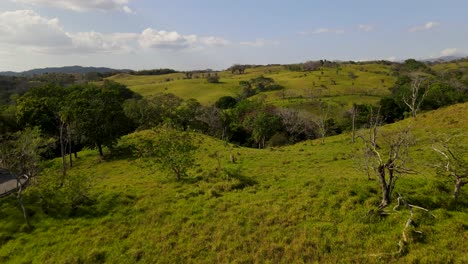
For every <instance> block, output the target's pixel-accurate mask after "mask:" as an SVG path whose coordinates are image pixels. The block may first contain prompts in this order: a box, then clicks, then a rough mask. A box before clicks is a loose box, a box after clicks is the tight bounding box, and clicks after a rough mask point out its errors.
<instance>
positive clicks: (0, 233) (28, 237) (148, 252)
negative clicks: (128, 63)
mask: <svg viewBox="0 0 468 264" xmlns="http://www.w3.org/2000/svg"><path fill="white" fill-rule="evenodd" d="M353 67H354V66H353ZM264 69H265V70H266V69H267V68H264ZM273 69H274V68H272V70H273ZM254 70H256V71H260V70H261V69H254ZM252 71H253V70H252ZM278 71H280V72H279V73H277V75H278V76H280V75H281V76H285V77H284V78H283V77H282V78H279V77H277V78H275V79H277V80H278V81H279V82H283V83H284V84H286V85H288V84H290V85H291V86H290V87H288V89H295V88H294V87H293V84H292V83H295V82H296V81H297V83H299V82H300V81H299V80H294V79H293V78H292V76H294V75H297V74H299V73H293V72H283V70H281V69H278ZM249 74H251V76H254V75H256V74H259V72H257V73H252V72H250V73H249ZM275 74H276V73H272V75H271V76H276V75H275ZM363 74H364V73H363ZM366 74H367V73H366ZM224 75H226V76H229V74H228V73H223V75H222V76H224ZM174 76H177V75H174ZM120 77H122V76H120ZM120 77H119V76H116V77H113V78H114V79H116V78H120ZM244 77H245V76H231V78H232V80H231V83H232V86H231V87H232V89H235V88H234V79H235V78H244ZM132 78H133V77H132ZM132 78H130V77H125V79H126V82H129V83H128V85H130V87H133V88H134V89H135V90H137V89H140V88H141V90H139V91H142V90H143V88H142V87H141V86H139V85H138V84H137V83H138V81H141V78H144V79H147V80H150V79H153V80H157V79H158V78H164V77H161V76H159V77H135V79H132ZM306 78H312V77H310V76H308V77H304V78H302V77H300V78H298V79H300V80H301V81H304V83H306V82H305V79H306ZM388 78H390V77H388ZM302 79H304V80H302ZM363 79H364V78H363ZM357 80H359V78H358V79H357ZM377 80H378V78H377ZM388 80H389V81H388V82H390V80H391V79H388ZM189 81H190V82H194V83H195V82H199V83H200V84H201V85H202V86H203V87H207V86H208V84H204V83H203V81H201V80H179V81H173V84H174V86H172V88H171V87H169V89H168V90H169V91H171V89H174V90H175V89H176V84H182V83H184V82H189ZM130 82H132V83H133V84H131V83H130ZM236 82H237V80H236ZM143 83H144V82H143ZM226 83H227V84H226V85H228V84H229V83H230V82H226ZM297 83H296V84H297ZM338 83H339V82H338ZM385 83H387V81H386V82H385ZM296 84H294V85H296ZM144 85H145V84H142V86H144ZM343 85H344V84H343ZM369 85H370V84H369ZM387 85H389V84H387ZM162 86H163V85H162V84H157V83H155V84H154V85H149V86H148V87H154V89H160V88H161V87H162ZM216 87H219V85H216ZM297 89H301V88H297ZM182 91H185V90H181V92H182ZM379 91H380V90H379ZM382 91H383V90H382ZM152 92H153V90H152V89H150V90H147V93H146V94H150V93H152ZM186 95H187V96H189V94H188V92H187V94H186ZM181 96H182V95H181ZM205 100H206V101H205V102H209V100H211V99H209V98H205ZM467 114H468V104H467V103H465V104H459V105H454V106H450V107H447V108H443V109H439V110H437V111H433V112H427V113H424V114H421V115H420V116H419V117H418V119H417V120H413V119H411V118H409V119H406V120H404V121H402V122H399V123H395V124H392V125H388V126H385V127H384V128H382V131H383V132H384V133H389V132H390V131H394V130H396V129H398V128H401V127H406V126H407V125H408V124H410V123H411V126H412V130H413V132H414V135H415V136H416V141H415V142H416V143H415V145H414V146H412V147H411V154H412V155H411V156H412V160H411V161H410V164H409V165H410V166H411V167H412V168H413V169H414V170H416V171H418V173H417V174H415V175H407V176H404V177H403V178H402V179H401V180H400V181H398V182H397V186H396V189H395V192H398V193H400V194H401V195H403V196H404V197H405V198H406V199H407V200H408V201H409V202H410V203H411V204H414V205H418V206H422V207H425V208H428V209H429V210H430V213H432V214H433V215H434V216H435V218H434V217H432V216H431V215H430V214H428V213H426V212H424V211H422V210H415V222H416V223H417V226H415V227H412V229H411V230H413V231H420V232H421V233H418V232H412V233H411V236H410V240H409V241H410V242H409V243H408V245H407V247H406V248H405V250H404V252H400V253H399V254H396V252H397V251H398V250H399V246H398V243H399V241H400V240H401V237H402V230H403V227H404V225H405V222H406V221H407V219H408V217H409V213H408V211H407V210H406V209H400V210H398V211H392V208H393V206H395V205H396V203H393V204H392V205H391V206H390V207H389V208H388V212H389V215H387V216H386V217H384V216H378V215H374V214H372V213H371V212H372V211H370V210H373V209H375V208H376V206H377V205H378V204H379V201H380V188H379V185H378V180H377V179H374V180H368V179H367V176H366V175H365V173H364V172H363V171H362V170H361V169H360V168H361V165H360V164H361V161H360V160H359V158H358V153H359V150H360V149H361V147H362V144H361V142H360V141H358V142H357V143H355V144H354V145H353V144H351V143H350V135H349V134H342V135H339V136H334V137H329V138H326V140H325V144H320V142H319V141H318V140H317V141H306V142H301V143H298V144H296V145H293V146H287V147H281V148H269V149H263V150H258V149H249V148H240V147H235V146H232V145H229V144H226V143H224V142H222V141H219V140H216V139H213V138H210V137H207V136H203V135H196V138H197V142H198V145H199V150H198V153H197V164H198V166H197V167H196V168H195V169H193V170H192V171H190V173H189V175H190V177H188V178H187V179H186V180H184V181H180V182H178V181H175V180H174V179H173V177H170V176H167V175H166V174H164V173H162V172H161V171H159V169H158V168H154V167H148V166H144V165H143V163H141V162H140V161H139V160H138V159H134V158H132V157H125V156H118V157H114V158H107V159H105V160H102V159H100V158H99V157H98V154H97V153H96V151H90V150H85V151H81V152H80V153H79V156H80V158H79V159H78V160H77V161H76V162H75V167H74V168H72V169H71V171H70V173H71V175H75V176H76V175H89V176H90V177H91V178H92V180H93V181H92V182H93V187H92V188H91V195H90V197H91V199H90V200H89V201H88V202H86V203H83V204H80V205H76V206H75V207H74V209H73V210H72V212H75V213H68V214H64V213H59V212H61V211H60V210H64V209H63V208H61V209H60V208H59V209H57V208H54V207H53V206H52V205H51V207H45V208H44V207H42V208H40V207H39V203H37V202H38V201H39V200H40V199H42V198H41V197H38V196H37V195H35V191H34V187H31V188H30V189H28V190H27V191H26V199H25V201H26V204H27V207H28V210H29V211H30V212H31V215H32V216H31V222H32V225H33V226H34V229H32V230H30V231H28V230H27V229H25V228H24V225H23V222H24V220H23V218H22V214H21V211H20V210H18V208H17V207H16V200H15V198H14V197H10V198H8V199H7V200H3V201H2V203H0V215H1V217H0V245H2V246H1V247H0V262H2V263H389V262H391V263H465V262H467V261H468V259H467V255H466V252H467V251H468V246H467V244H466V239H467V236H468V230H467V226H468V211H467V207H466V205H467V203H468V200H467V198H466V197H467V195H466V194H467V190H464V189H462V194H461V196H460V200H459V201H458V204H453V202H452V201H453V200H452V198H451V191H452V185H453V183H452V182H451V181H450V180H448V181H444V180H443V179H440V178H437V177H435V170H434V168H433V167H431V166H430V164H429V162H430V161H431V159H433V158H434V157H435V154H434V152H433V151H432V150H431V143H432V140H433V139H434V137H435V135H437V133H447V134H455V133H459V132H464V131H465V132H466V131H467V129H468V122H466V115H467ZM364 132H365V131H363V133H364ZM137 133H143V132H137ZM467 143H468V142H467V137H466V135H465V136H464V137H462V138H461V139H460V141H459V144H461V146H463V145H465V146H466V144H467ZM382 147H384V146H383V145H382ZM230 155H234V156H235V157H236V158H237V163H236V164H232V163H230V162H229V156H230ZM218 162H219V163H218ZM43 166H44V169H45V170H44V172H43V174H42V176H41V178H44V179H46V178H47V177H53V175H56V174H57V175H58V173H59V171H60V162H59V160H56V161H52V162H46V163H44V165H43ZM219 167H222V168H224V169H225V170H226V171H227V172H228V173H225V174H219V173H216V170H217V168H219ZM465 189H466V188H465ZM394 195H396V193H395V194H394ZM54 210H56V211H54ZM58 234H60V235H58Z"/></svg>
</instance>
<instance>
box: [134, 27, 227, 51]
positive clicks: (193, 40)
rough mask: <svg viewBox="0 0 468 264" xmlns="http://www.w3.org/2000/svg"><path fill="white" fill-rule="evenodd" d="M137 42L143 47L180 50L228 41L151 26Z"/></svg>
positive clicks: (221, 44) (224, 44)
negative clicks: (159, 29) (157, 28)
mask: <svg viewBox="0 0 468 264" xmlns="http://www.w3.org/2000/svg"><path fill="white" fill-rule="evenodd" d="M138 42H139V44H140V46H141V47H143V48H155V49H171V50H180V49H186V48H196V47H202V46H226V45H228V44H229V41H227V40H225V39H223V38H219V37H213V36H210V37H198V36H197V35H193V34H192V35H181V34H179V33H178V32H176V31H165V30H161V31H157V30H154V29H152V28H147V29H145V30H143V32H142V33H141V35H140V36H139V39H138Z"/></svg>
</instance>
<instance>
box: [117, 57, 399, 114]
mask: <svg viewBox="0 0 468 264" xmlns="http://www.w3.org/2000/svg"><path fill="white" fill-rule="evenodd" d="M322 72H323V74H322ZM350 72H352V73H353V74H354V75H355V76H357V78H356V79H354V80H353V79H351V78H350V77H349V73H350ZM219 74H220V82H221V83H219V84H212V83H208V82H207V81H206V80H205V79H204V78H202V76H201V75H194V78H193V79H184V74H182V73H175V74H167V75H159V76H133V75H127V74H118V75H115V76H112V77H110V78H109V79H111V80H114V81H117V82H120V83H123V84H125V85H127V86H128V87H129V88H130V89H132V90H133V91H135V92H137V93H140V94H142V95H143V96H148V95H152V94H155V93H159V92H168V93H173V94H175V95H177V96H179V97H181V98H183V99H189V98H194V99H197V100H198V101H199V102H201V103H202V104H205V105H209V104H213V103H214V102H216V100H217V99H219V98H220V97H222V96H226V95H230V96H236V95H238V94H239V93H240V92H241V87H240V86H239V81H242V80H244V81H247V80H250V79H253V78H256V77H258V76H260V75H264V76H266V77H270V78H273V79H274V80H275V81H276V82H277V83H278V84H280V85H282V86H284V87H285V90H284V92H278V91H276V92H266V93H263V94H265V95H266V100H267V101H272V102H278V101H284V99H283V97H287V98H297V97H301V96H307V95H308V94H310V93H314V94H320V96H333V97H340V96H371V97H382V96H384V95H388V94H389V91H388V88H389V87H391V86H392V85H393V84H394V82H395V77H393V76H391V69H390V67H389V66H385V65H380V64H367V65H352V64H344V65H341V66H340V67H339V68H338V69H337V68H324V69H323V70H319V71H313V72H293V71H289V70H286V69H285V68H284V67H283V66H262V67H256V68H249V69H247V70H246V73H245V74H242V75H238V74H232V73H231V72H229V71H223V72H221V73H219ZM195 76H196V77H198V78H195ZM332 80H333V81H335V84H332ZM361 101H362V100H361ZM279 104H281V103H279Z"/></svg>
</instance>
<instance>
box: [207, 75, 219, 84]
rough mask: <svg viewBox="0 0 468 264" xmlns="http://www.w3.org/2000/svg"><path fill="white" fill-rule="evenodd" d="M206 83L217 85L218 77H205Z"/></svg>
mask: <svg viewBox="0 0 468 264" xmlns="http://www.w3.org/2000/svg"><path fill="white" fill-rule="evenodd" d="M206 81H207V82H208V83H219V76H218V75H208V76H207V77H206Z"/></svg>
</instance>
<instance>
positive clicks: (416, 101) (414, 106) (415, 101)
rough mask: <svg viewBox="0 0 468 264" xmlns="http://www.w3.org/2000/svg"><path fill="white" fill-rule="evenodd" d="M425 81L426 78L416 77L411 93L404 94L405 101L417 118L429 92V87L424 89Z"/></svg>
mask: <svg viewBox="0 0 468 264" xmlns="http://www.w3.org/2000/svg"><path fill="white" fill-rule="evenodd" d="M424 81H425V79H424V78H421V77H419V76H418V77H416V79H414V80H413V81H412V82H411V87H410V90H409V93H408V94H406V95H404V96H403V102H404V103H405V104H406V105H407V106H408V108H409V109H410V110H411V116H412V117H414V118H416V115H417V113H418V111H419V109H420V108H421V104H422V102H423V101H424V98H425V97H426V95H427V93H428V92H429V89H424V87H423V83H424Z"/></svg>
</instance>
